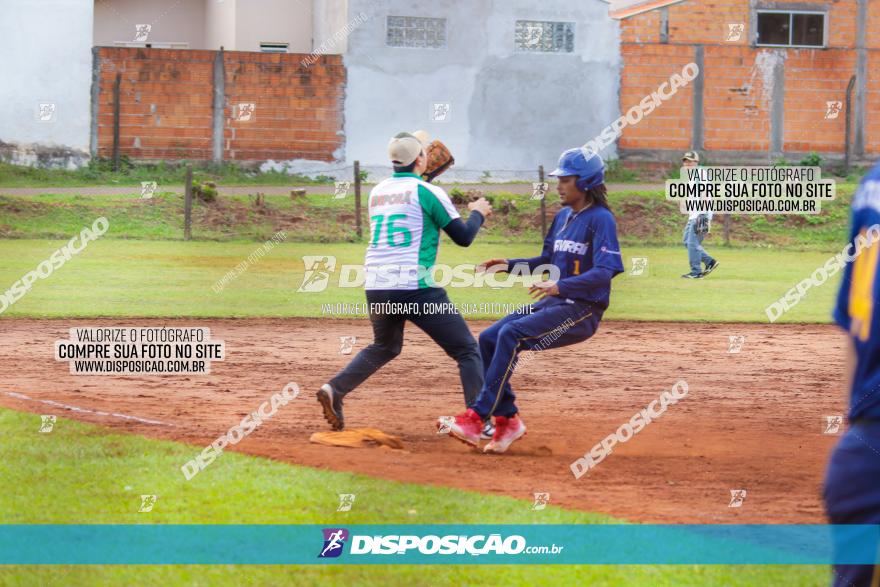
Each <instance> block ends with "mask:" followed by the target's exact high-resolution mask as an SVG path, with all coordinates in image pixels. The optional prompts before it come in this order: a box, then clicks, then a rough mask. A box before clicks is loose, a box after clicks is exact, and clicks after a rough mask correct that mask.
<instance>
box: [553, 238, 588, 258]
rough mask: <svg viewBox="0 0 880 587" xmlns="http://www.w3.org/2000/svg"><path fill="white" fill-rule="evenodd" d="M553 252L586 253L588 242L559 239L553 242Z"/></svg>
mask: <svg viewBox="0 0 880 587" xmlns="http://www.w3.org/2000/svg"><path fill="white" fill-rule="evenodd" d="M553 252H563V253H574V254H575V255H586V254H587V245H586V243H579V242H577V241H566V240H558V241H555V242H554V243H553Z"/></svg>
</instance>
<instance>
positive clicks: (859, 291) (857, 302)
mask: <svg viewBox="0 0 880 587" xmlns="http://www.w3.org/2000/svg"><path fill="white" fill-rule="evenodd" d="M878 240H880V165H877V166H876V167H874V168H873V169H872V170H871V171H870V172H869V173H868V174H867V175H866V176H865V178H864V179H863V180H862V183H861V185H860V186H859V189H858V191H857V192H856V195H855V196H854V197H853V203H852V226H851V227H850V242H851V243H852V249H851V250H850V252H849V253H848V255H849V256H850V257H855V259H853V260H852V262H850V263H847V264H846V265H847V266H846V270H845V272H844V275H843V282H842V283H841V286H840V293H839V294H838V298H837V306H836V308H835V310H834V320H835V321H836V322H837V324H839V325H840V327H841V328H843V329H844V330H846V332H847V334H848V336H847V339H848V344H847V347H848V349H847V383H848V387H849V394H850V408H849V416H848V419H849V430H848V431H847V432H846V433H845V434H844V435H843V438H841V440H840V443H839V444H838V445H837V447H836V448H835V449H834V453H833V454H832V455H831V462H830V463H829V465H828V472H827V474H826V478H825V491H824V498H825V508H826V510H827V512H828V517H829V518H830V520H831V523H832V524H880V312H878V311H877V310H878V308H875V305H876V304H877V303H878V302H880V279H878V268H877V264H878V257H880V242H878ZM834 585H835V586H841V587H842V586H844V585H846V586H847V587H862V586H864V587H868V586H869V585H871V586H875V587H876V586H877V585H880V568H878V567H877V566H871V565H835V567H834Z"/></svg>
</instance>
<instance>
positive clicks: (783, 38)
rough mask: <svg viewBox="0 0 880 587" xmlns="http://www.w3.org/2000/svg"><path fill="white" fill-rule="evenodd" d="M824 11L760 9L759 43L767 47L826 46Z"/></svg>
mask: <svg viewBox="0 0 880 587" xmlns="http://www.w3.org/2000/svg"><path fill="white" fill-rule="evenodd" d="M825 25H826V15H825V13H824V12H810V11H799V10H759V11H758V38H757V44H758V45H764V46H767V47H824V46H825V38H826V28H827V27H826V26H825Z"/></svg>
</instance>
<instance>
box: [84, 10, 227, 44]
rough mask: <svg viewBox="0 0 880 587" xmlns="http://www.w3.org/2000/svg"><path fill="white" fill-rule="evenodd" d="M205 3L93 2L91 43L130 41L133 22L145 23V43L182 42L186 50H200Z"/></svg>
mask: <svg viewBox="0 0 880 587" xmlns="http://www.w3.org/2000/svg"><path fill="white" fill-rule="evenodd" d="M210 1H211V0H208V2H209V3H210ZM213 1H214V2H216V0H213ZM205 5H206V2H205V0H148V1H145V0H100V1H96V2H94V7H95V8H94V12H95V34H94V43H95V45H96V46H100V47H103V46H111V47H112V46H113V45H114V44H115V43H116V42H117V41H120V42H126V43H127V42H132V41H134V40H135V34H136V25H139V24H149V25H150V33H149V35H148V36H147V41H146V42H147V43H179V42H184V43H187V46H188V48H189V49H203V48H205V11H206V7H205Z"/></svg>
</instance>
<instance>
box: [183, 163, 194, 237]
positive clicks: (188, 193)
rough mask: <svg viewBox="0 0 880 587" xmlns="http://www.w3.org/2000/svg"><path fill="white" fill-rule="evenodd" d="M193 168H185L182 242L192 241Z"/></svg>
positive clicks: (190, 166)
mask: <svg viewBox="0 0 880 587" xmlns="http://www.w3.org/2000/svg"><path fill="white" fill-rule="evenodd" d="M192 184H193V168H192V165H187V166H186V187H185V191H184V193H183V240H186V241H188V240H192V205H193V185H192Z"/></svg>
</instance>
